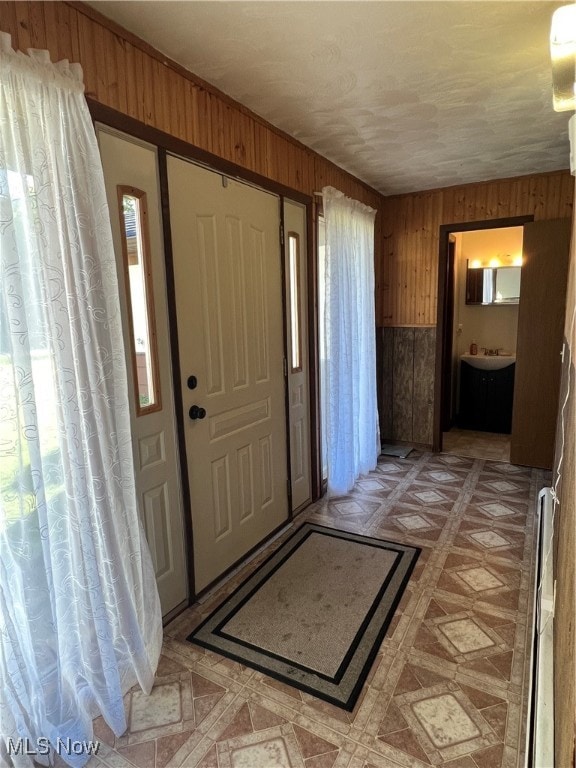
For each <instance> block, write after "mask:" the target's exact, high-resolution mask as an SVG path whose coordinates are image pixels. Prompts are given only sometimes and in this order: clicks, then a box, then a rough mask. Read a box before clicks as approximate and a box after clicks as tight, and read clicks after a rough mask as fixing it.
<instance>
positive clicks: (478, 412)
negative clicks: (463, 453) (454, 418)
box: [458, 361, 516, 434]
mask: <svg viewBox="0 0 576 768" xmlns="http://www.w3.org/2000/svg"><path fill="white" fill-rule="evenodd" d="M515 368H516V366H515V364H514V363H512V365H507V366H506V367H505V368H500V369H499V370H497V371H483V370H481V369H479V368H474V366H472V365H470V364H469V363H466V362H464V361H462V362H461V363H460V409H459V416H458V426H459V427H461V428H462V429H475V430H478V431H481V432H500V433H502V434H510V432H511V429H512V403H513V400H514V371H515Z"/></svg>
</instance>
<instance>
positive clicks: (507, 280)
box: [466, 264, 522, 306]
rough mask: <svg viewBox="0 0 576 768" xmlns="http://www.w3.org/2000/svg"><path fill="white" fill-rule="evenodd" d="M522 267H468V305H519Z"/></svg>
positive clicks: (468, 265)
mask: <svg viewBox="0 0 576 768" xmlns="http://www.w3.org/2000/svg"><path fill="white" fill-rule="evenodd" d="M521 269H522V268H521V267H471V266H470V264H467V267H466V304H481V305H485V306H489V305H492V304H518V303H519V302H520V273H521Z"/></svg>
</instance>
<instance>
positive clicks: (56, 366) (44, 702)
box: [0, 34, 162, 766]
mask: <svg viewBox="0 0 576 768" xmlns="http://www.w3.org/2000/svg"><path fill="white" fill-rule="evenodd" d="M161 642H162V624H161V615H160V603H159V599H158V593H157V589H156V582H155V578H154V572H153V567H152V562H151V558H150V553H149V551H148V548H147V544H146V542H145V539H144V535H143V532H142V529H141V527H140V524H139V520H138V513H137V505H136V495H135V485H134V470H133V464H132V450H131V436H130V421H129V411H128V389H127V382H126V372H125V363H124V353H123V342H122V332H121V324H120V316H119V309H118V287H117V282H116V270H115V261H114V253H113V250H112V238H111V231H110V223H109V218H108V208H107V204H106V197H105V192H104V181H103V176H102V167H101V164H100V157H99V153H98V147H97V144H96V138H95V134H94V129H93V127H92V122H91V119H90V115H89V112H88V107H87V105H86V100H85V98H84V94H83V84H82V71H81V69H80V67H79V66H77V65H73V66H70V65H68V63H67V62H60V63H59V64H51V63H50V61H49V58H48V54H47V52H40V51H36V52H33V51H31V52H30V55H29V56H26V55H24V54H22V53H16V52H14V51H13V50H12V49H11V47H10V37H9V36H8V35H6V34H0V681H1V682H0V724H1V727H0V763H2V756H1V753H2V752H3V753H4V758H6V756H7V752H12V754H11V755H10V756H9V759H10V760H11V761H12V763H13V764H15V765H16V766H18V765H31V764H32V757H31V755H30V754H28V755H26V754H25V752H26V751H28V752H29V753H30V752H32V751H34V749H35V748H36V747H37V746H38V747H39V754H38V755H37V756H36V757H35V759H36V760H37V761H39V762H44V763H47V762H48V759H49V757H48V756H45V755H43V754H42V753H43V752H45V751H46V747H45V745H46V740H50V743H51V745H52V747H56V748H57V751H59V752H60V754H61V756H62V757H63V758H64V759H65V760H66V762H68V763H69V764H70V765H82V764H83V763H84V762H86V760H87V759H88V757H89V755H88V754H86V752H85V751H84V752H83V750H82V746H81V742H83V741H89V740H90V739H91V738H92V718H93V717H94V716H95V715H96V714H98V713H102V714H103V715H104V718H105V719H106V721H107V722H108V724H109V725H110V727H111V728H112V729H113V730H114V731H115V733H116V734H118V735H119V734H120V733H122V732H123V731H124V730H125V729H126V722H125V715H124V707H123V701H122V695H123V693H124V692H125V691H126V690H127V689H128V688H129V687H130V686H132V685H134V684H135V683H137V682H138V683H139V684H140V685H141V686H142V688H143V689H144V690H146V691H149V690H150V688H151V686H152V683H153V679H154V672H155V669H156V665H157V661H158V655H159V652H160V646H161ZM18 739H24V740H26V741H20V742H18ZM68 740H70V741H68ZM75 744H76V745H78V744H80V746H75ZM25 747H26V749H25ZM68 747H71V749H70V750H68ZM76 753H78V754H76Z"/></svg>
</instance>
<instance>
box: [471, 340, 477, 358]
mask: <svg viewBox="0 0 576 768" xmlns="http://www.w3.org/2000/svg"><path fill="white" fill-rule="evenodd" d="M470 354H471V355H477V354H478V344H476V342H475V341H473V342H472V344H470Z"/></svg>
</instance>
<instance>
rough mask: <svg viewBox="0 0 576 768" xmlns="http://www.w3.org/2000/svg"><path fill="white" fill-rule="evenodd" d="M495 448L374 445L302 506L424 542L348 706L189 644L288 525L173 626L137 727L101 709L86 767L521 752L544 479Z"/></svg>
mask: <svg viewBox="0 0 576 768" xmlns="http://www.w3.org/2000/svg"><path fill="white" fill-rule="evenodd" d="M476 439H477V440H479V441H480V440H482V439H483V438H482V436H479V437H478V438H476ZM493 442H494V443H495V444H496V443H499V446H500V448H499V449H500V450H501V451H502V450H506V441H505V440H503V439H500V438H499V436H496V438H495V440H494V441H493ZM495 458H496V460H495V461H490V460H484V459H482V458H478V457H474V456H472V457H471V456H461V455H458V454H457V453H456V452H451V453H447V452H445V453H442V454H430V453H426V452H422V451H419V450H414V451H412V453H411V454H410V456H408V457H407V458H406V459H396V458H385V457H380V459H379V461H378V466H377V468H376V470H375V471H374V472H373V473H370V474H369V475H366V476H364V477H362V478H360V480H359V481H358V483H357V486H356V487H355V489H354V490H353V491H352V492H351V493H350V494H348V495H346V496H343V497H339V498H332V499H323V500H321V501H319V502H317V503H315V504H314V505H312V506H311V507H310V508H309V509H308V510H307V511H306V512H304V513H303V514H302V515H301V516H300V517H299V518H298V524H299V523H300V522H301V521H304V520H305V519H309V520H313V521H316V522H319V523H321V524H323V525H329V526H333V527H336V528H343V529H346V530H352V531H356V532H358V533H362V534H366V535H370V536H376V537H381V538H389V539H392V540H395V541H398V542H406V543H410V544H417V545H418V546H420V547H421V548H422V552H421V555H420V558H419V561H418V563H417V565H416V568H415V569H414V572H413V574H412V577H411V579H410V582H409V585H408V587H407V589H406V591H405V593H404V595H403V597H402V600H401V601H400V604H399V606H398V608H397V610H396V613H395V615H394V617H393V619H392V621H391V624H390V626H389V629H388V632H387V634H386V637H385V638H384V640H383V642H382V645H381V648H380V650H379V652H378V654H377V656H376V658H375V660H374V664H373V667H372V669H371V672H370V675H369V677H368V681H367V683H366V685H365V686H364V688H363V691H362V693H361V695H360V697H359V700H358V703H357V704H356V707H355V709H354V711H353V712H346V711H344V710H342V709H339V708H337V707H334V706H333V705H331V704H328V703H327V702H323V701H320V700H318V699H316V698H314V697H313V696H311V695H310V694H306V693H303V692H301V691H297V690H296V689H294V688H291V687H289V686H287V685H286V684H284V683H280V682H277V681H275V680H273V679H271V678H269V677H267V676H266V675H264V674H262V673H260V672H256V671H254V670H250V669H247V668H245V667H243V666H242V665H241V664H238V663H237V662H233V661H230V660H228V659H223V658H222V657H220V656H218V655H217V654H215V653H212V652H209V651H203V650H202V649H200V648H196V647H194V646H192V645H191V644H189V643H187V642H185V638H186V637H187V635H188V634H189V633H190V631H191V630H192V629H193V628H194V626H196V625H197V624H198V623H199V622H200V621H202V620H203V619H204V618H205V617H206V616H207V615H208V613H209V612H210V611H211V610H212V608H213V607H214V606H215V605H217V604H218V602H219V601H221V600H222V599H223V597H224V596H225V595H227V594H229V593H230V592H231V591H232V590H233V589H235V588H236V587H237V586H238V584H239V583H241V581H242V580H243V579H244V578H245V576H246V575H247V574H248V573H250V572H251V571H252V570H253V569H254V568H256V567H257V566H258V564H259V563H260V562H262V560H263V559H264V558H265V557H267V556H268V554H269V552H270V551H271V550H272V549H273V548H274V547H275V546H278V545H279V544H280V543H281V542H282V540H283V536H286V535H288V534H284V535H283V536H281V537H279V538H278V539H277V540H276V542H272V543H271V544H270V545H269V546H268V547H267V548H265V549H264V550H263V551H262V552H259V553H258V554H257V555H256V556H255V557H254V558H253V559H252V560H251V561H250V562H249V563H248V564H246V565H245V566H243V567H241V568H239V569H237V571H236V572H235V573H234V574H232V575H231V576H230V577H228V578H227V579H226V580H225V582H224V583H223V584H222V586H221V587H220V588H217V589H215V590H213V592H212V593H210V595H208V596H206V598H205V599H204V600H203V601H201V602H200V603H198V604H196V605H194V606H193V607H192V608H190V609H189V610H188V611H186V612H185V613H184V614H182V615H181V616H179V617H178V618H177V619H176V620H175V621H174V622H173V623H172V624H171V625H170V626H169V627H167V628H166V633H165V634H166V639H165V646H164V651H163V655H162V657H161V659H160V664H159V667H158V671H157V676H156V683H155V687H154V689H153V691H152V694H151V695H150V696H146V695H144V694H143V693H142V692H141V691H140V690H139V689H138V688H134V689H132V690H131V691H130V692H129V693H128V694H127V696H126V698H125V701H126V711H127V718H128V722H129V729H128V731H127V732H126V733H125V734H123V735H122V736H120V737H115V736H114V734H113V732H112V731H111V730H110V728H109V727H108V726H107V725H106V723H105V722H104V720H103V719H102V718H97V719H96V720H95V723H94V732H95V738H97V739H98V740H100V741H101V744H102V747H101V751H100V753H99V755H98V757H97V758H93V768H101V767H103V768H179V766H186V768H395V767H396V766H403V767H404V768H413V767H416V766H418V768H422V766H446V767H448V766H449V767H450V768H513V767H514V766H518V767H519V766H520V765H522V764H523V750H524V729H523V726H522V723H523V718H524V717H525V713H526V691H525V688H524V680H525V665H526V664H527V663H528V661H527V660H528V659H529V653H528V650H529V643H530V638H529V633H528V630H527V628H528V627H529V626H530V622H531V616H530V610H531V589H532V569H533V559H534V553H533V550H532V546H533V535H532V526H533V521H534V509H535V500H536V495H537V491H538V489H539V488H540V487H542V485H544V484H545V483H546V482H547V480H548V477H547V475H546V474H545V473H543V472H541V471H539V470H529V469H526V468H525V467H513V466H512V465H510V464H508V463H506V461H505V460H502V458H498V457H495Z"/></svg>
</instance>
